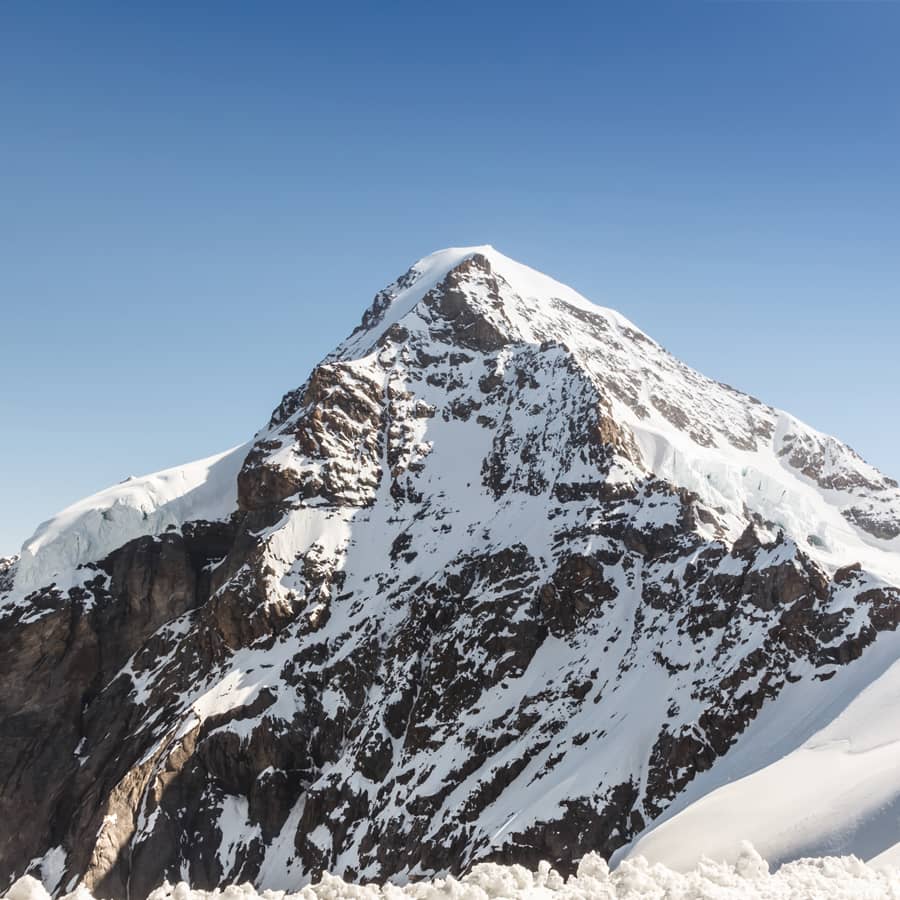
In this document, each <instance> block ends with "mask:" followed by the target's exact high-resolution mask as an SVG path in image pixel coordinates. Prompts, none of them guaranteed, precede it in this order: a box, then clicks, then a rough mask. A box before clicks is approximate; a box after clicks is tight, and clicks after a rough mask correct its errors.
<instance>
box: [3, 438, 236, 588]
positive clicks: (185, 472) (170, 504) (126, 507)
mask: <svg viewBox="0 0 900 900" xmlns="http://www.w3.org/2000/svg"><path fill="white" fill-rule="evenodd" d="M249 446H250V445H249V444H244V445H242V446H239V447H233V448H232V449H231V450H227V451H226V452H225V453H219V454H217V455H215V456H210V457H207V458H206V459H200V460H197V461H196V462H191V463H187V464H186V465H183V466H175V467H174V468H171V469H165V470H163V471H162V472H154V473H152V474H150V475H143V476H140V477H134V476H129V477H128V478H126V479H125V480H124V481H123V482H121V484H116V485H113V486H112V487H109V488H106V489H105V490H102V491H100V492H99V493H96V494H93V495H91V496H90V497H86V498H85V499H84V500H79V501H78V502H77V503H73V504H72V505H71V506H69V507H67V508H66V509H64V510H63V511H62V512H60V513H57V514H56V515H55V516H54V517H53V518H52V519H48V520H47V521H46V522H44V523H43V524H41V525H39V526H38V528H37V530H36V531H35V533H34V534H33V535H32V536H31V537H30V538H29V539H28V540H27V541H25V543H24V545H23V546H22V553H21V557H20V559H19V562H18V568H17V571H16V581H15V586H16V588H17V589H18V590H19V591H20V592H27V591H32V590H35V589H36V588H39V587H42V586H44V585H47V584H51V583H54V582H56V583H57V586H59V587H64V586H67V585H64V584H62V583H60V581H61V580H62V581H63V582H64V581H65V580H66V578H67V576H69V575H70V573H71V572H73V571H74V570H75V569H77V568H78V566H80V565H82V564H83V563H86V562H89V561H91V560H95V559H102V558H103V557H105V556H106V555H107V554H108V553H109V552H110V551H112V550H115V548H116V547H121V546H122V544H124V543H127V542H128V541H130V540H133V539H134V538H136V537H141V536H142V535H157V534H162V533H163V532H164V531H165V530H166V529H167V528H170V527H173V528H180V527H181V525H182V524H183V523H184V522H188V521H191V520H192V519H205V520H208V521H216V520H221V519H227V518H228V516H230V515H231V513H232V512H234V510H235V509H236V508H237V473H238V472H239V471H240V468H241V464H242V463H243V461H244V457H245V456H246V455H247V450H248V449H249Z"/></svg>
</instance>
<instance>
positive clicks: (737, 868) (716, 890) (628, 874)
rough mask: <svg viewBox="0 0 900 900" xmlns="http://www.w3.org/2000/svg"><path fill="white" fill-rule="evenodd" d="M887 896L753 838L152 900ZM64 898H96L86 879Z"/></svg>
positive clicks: (185, 892) (40, 892) (856, 866)
mask: <svg viewBox="0 0 900 900" xmlns="http://www.w3.org/2000/svg"><path fill="white" fill-rule="evenodd" d="M4 896H5V897H6V898H7V900H49V894H48V893H47V891H46V890H45V889H44V887H43V886H42V885H41V883H40V882H39V881H37V880H36V879H34V878H31V877H30V876H27V875H26V876H24V877H23V878H20V879H19V880H18V881H17V882H15V884H13V885H12V887H11V888H10V889H9V891H8V892H7V893H6V894H5V895H4ZM219 898H221V900H345V898H346V900H351V898H352V900H406V898H409V900H448V898H452V900H493V898H496V900H889V898H895V900H896V898H900V869H896V868H881V869H877V870H876V869H874V868H871V867H869V866H867V865H865V864H864V863H862V862H861V861H860V860H858V859H856V858H855V857H852V856H849V857H823V858H819V859H804V860H800V861H798V862H795V863H790V864H788V865H786V866H783V867H782V868H781V869H779V870H778V871H777V872H775V873H774V874H773V873H771V872H770V870H769V866H768V864H767V863H766V862H765V860H764V859H763V858H762V857H761V856H760V855H759V854H758V853H757V852H756V851H755V850H754V849H753V847H752V846H751V845H749V844H744V845H742V846H741V847H740V848H739V851H738V852H737V854H736V858H735V862H734V863H733V864H728V863H721V862H713V861H712V860H708V859H705V860H701V861H700V862H698V864H697V865H696V867H695V868H693V869H691V870H690V871H688V872H683V873H682V872H676V871H674V870H672V869H669V868H667V867H665V866H663V865H659V864H656V865H652V864H651V863H649V862H647V860H645V859H641V858H637V859H630V860H627V861H625V862H623V863H622V864H621V865H619V866H618V867H617V868H615V869H614V870H613V871H610V869H609V867H608V866H607V864H606V862H605V861H604V860H603V859H602V858H601V857H599V856H597V855H595V854H588V855H587V856H585V857H584V858H583V859H582V860H581V862H580V863H579V865H578V870H577V873H576V874H575V875H572V876H570V877H569V878H563V877H562V876H561V875H560V874H559V873H558V872H556V871H555V870H554V869H553V868H552V867H551V866H550V865H549V863H546V862H542V863H540V864H539V865H538V868H537V871H535V872H531V871H529V870H528V869H526V868H524V867H522V866H503V865H497V864H494V863H482V864H479V865H476V866H474V867H473V868H472V870H471V871H470V872H469V873H468V874H466V875H464V876H463V877H461V878H459V879H457V878H454V877H452V876H447V877H445V878H437V879H434V880H433V881H420V882H415V883H412V884H407V885H405V886H402V887H400V886H397V885H392V884H386V885H383V886H381V885H377V884H365V885H361V884H352V883H348V882H345V881H344V880H342V879H341V878H338V877H335V876H333V875H327V874H326V875H324V876H323V877H322V880H321V881H320V882H319V883H318V884H314V885H310V886H308V887H305V888H303V889H302V890H300V891H298V892H296V893H286V892H284V891H283V890H264V891H262V892H257V890H256V889H255V888H254V887H252V885H249V884H241V885H230V886H228V887H225V888H221V889H218V890H214V891H203V890H192V889H191V888H190V887H189V886H188V885H187V884H186V883H184V882H182V883H179V884H177V885H170V884H169V883H168V882H166V883H164V884H163V885H161V886H160V887H158V888H157V889H156V890H154V891H152V892H151V893H150V895H149V896H148V898H147V900H219ZM61 900H92V898H91V895H90V893H89V892H87V891H86V890H85V889H84V888H83V887H80V888H78V889H76V891H75V892H74V893H72V894H67V895H65V897H63V898H61Z"/></svg>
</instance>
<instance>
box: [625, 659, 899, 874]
mask: <svg viewBox="0 0 900 900" xmlns="http://www.w3.org/2000/svg"><path fill="white" fill-rule="evenodd" d="M895 646H896V644H895ZM812 709H813V711H815V706H813V708H812ZM786 730H787V729H785V731H786ZM898 759H900V662H894V663H893V664H892V665H890V666H889V668H888V669H887V671H885V672H884V673H883V674H882V675H881V676H880V677H878V678H876V679H875V680H874V681H873V682H872V683H871V684H869V685H868V686H867V687H865V688H864V689H863V690H861V691H860V692H859V693H858V695H856V696H855V697H853V699H852V700H850V702H849V703H848V704H847V706H846V707H845V708H844V710H843V711H842V712H841V713H840V714H839V715H837V716H836V717H835V718H834V719H833V720H832V721H831V722H830V723H829V724H827V725H826V726H825V727H824V728H821V729H820V730H818V731H816V732H815V733H814V734H813V735H812V736H811V737H810V738H809V739H807V740H806V741H804V742H803V743H802V744H801V745H800V746H799V747H798V748H797V749H796V750H793V751H792V752H789V753H787V754H785V755H783V756H782V757H780V758H779V759H777V760H776V761H775V762H772V763H771V764H769V765H767V766H764V767H762V768H760V769H758V770H757V771H754V772H752V773H751V774H749V775H747V776H745V777H743V778H739V779H737V780H735V781H732V782H730V783H726V784H724V785H722V786H721V787H719V788H718V789H716V790H713V791H711V792H709V793H707V794H705V795H704V796H701V797H700V798H699V799H697V800H696V801H695V802H693V803H691V804H690V805H689V806H688V807H687V808H686V809H684V810H683V811H681V812H680V813H678V814H676V815H674V816H672V817H671V818H668V820H667V821H663V822H662V823H660V824H658V825H656V826H655V827H651V829H650V830H649V831H648V832H646V833H645V834H644V836H643V837H641V838H640V839H638V840H637V841H636V842H635V843H634V844H633V846H632V847H631V849H630V853H632V854H634V855H638V856H643V857H646V858H648V859H650V860H651V861H660V862H665V863H666V864H667V865H670V866H673V867H674V868H677V869H685V870H686V869H690V868H691V867H693V866H695V865H697V862H698V860H699V857H700V855H701V854H707V855H711V856H714V857H715V858H721V859H729V858H730V857H731V854H732V853H733V852H734V848H736V847H737V846H738V844H739V842H740V841H741V840H749V841H751V842H752V843H753V844H754V845H755V846H756V847H758V848H759V850H760V852H761V853H763V854H764V855H766V856H767V857H768V858H770V859H772V860H773V861H776V862H780V861H783V860H788V859H796V858H798V857H803V856H817V855H824V854H828V853H845V852H848V851H849V850H850V849H852V851H853V852H854V853H855V854H857V855H858V856H861V857H863V858H864V859H872V860H876V859H879V858H880V856H881V855H882V854H883V853H884V854H886V853H888V851H890V850H891V848H892V846H893V844H894V843H895V842H896V840H897V838H898V830H897V823H898V821H900V766H898ZM889 859H890V856H889V855H886V856H885V857H884V859H882V860H881V862H882V863H883V862H885V861H887V860H889Z"/></svg>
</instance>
